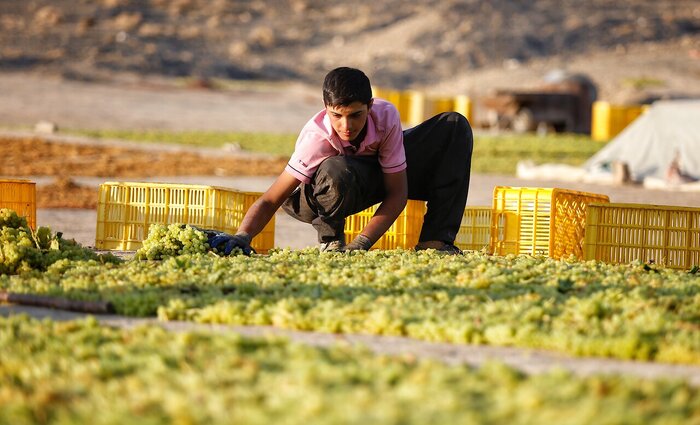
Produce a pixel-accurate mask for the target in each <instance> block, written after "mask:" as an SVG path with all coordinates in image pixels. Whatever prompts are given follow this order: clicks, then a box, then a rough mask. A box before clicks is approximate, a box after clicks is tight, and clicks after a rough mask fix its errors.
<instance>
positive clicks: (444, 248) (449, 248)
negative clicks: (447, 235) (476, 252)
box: [416, 241, 463, 255]
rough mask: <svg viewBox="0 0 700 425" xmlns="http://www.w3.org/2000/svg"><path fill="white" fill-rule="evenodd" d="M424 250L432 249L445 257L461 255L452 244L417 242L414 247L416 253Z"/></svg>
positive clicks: (460, 251) (459, 250)
mask: <svg viewBox="0 0 700 425" xmlns="http://www.w3.org/2000/svg"><path fill="white" fill-rule="evenodd" d="M426 249H434V250H435V251H437V252H440V253H443V254H447V255H461V254H462V253H463V252H462V250H461V249H459V248H457V247H456V246H454V244H451V243H447V242H443V241H423V242H418V245H416V251H423V250H426Z"/></svg>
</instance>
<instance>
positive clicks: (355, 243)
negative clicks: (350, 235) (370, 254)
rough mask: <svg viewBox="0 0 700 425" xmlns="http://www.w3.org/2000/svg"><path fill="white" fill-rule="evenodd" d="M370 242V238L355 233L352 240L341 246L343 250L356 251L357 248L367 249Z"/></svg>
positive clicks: (370, 244)
mask: <svg viewBox="0 0 700 425" xmlns="http://www.w3.org/2000/svg"><path fill="white" fill-rule="evenodd" d="M372 245H374V244H373V243H372V241H371V240H369V238H368V237H367V236H365V235H357V236H356V237H355V239H353V240H352V242H350V243H349V244H347V245H345V247H344V248H343V251H344V252H347V251H357V250H362V251H369V249H370V248H372Z"/></svg>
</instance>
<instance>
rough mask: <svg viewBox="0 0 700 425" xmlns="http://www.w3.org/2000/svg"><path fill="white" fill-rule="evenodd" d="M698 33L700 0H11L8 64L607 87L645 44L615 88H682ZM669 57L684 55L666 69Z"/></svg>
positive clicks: (6, 17) (5, 16) (394, 83)
mask: <svg viewBox="0 0 700 425" xmlns="http://www.w3.org/2000/svg"><path fill="white" fill-rule="evenodd" d="M699 34H700V4H698V2H697V1H693V0H635V1H614V0H590V1H577V0H533V1H513V0H492V1H479V0H423V1H417V2H405V1H400V0H379V1H377V0H357V1H354V2H327V1H322V0H274V1H261V0H240V1H232V0H230V1H227V0H148V1H138V0H32V1H21V2H20V1H10V0H2V1H0V71H18V70H19V71H41V72H48V73H52V74H59V75H62V76H65V77H70V78H80V79H100V78H110V77H113V76H114V75H115V73H133V74H137V75H158V76H178V77H197V78H203V79H204V78H212V77H221V78H232V79H266V80H270V79H271V80H298V81H302V82H309V83H314V84H317V82H318V80H319V79H320V78H321V77H322V75H323V74H324V73H325V72H326V71H327V70H328V69H329V68H332V67H335V66H339V65H351V66H358V67H361V68H363V69H365V70H366V71H367V72H368V73H369V74H370V75H371V77H372V79H373V82H374V83H375V84H378V85H383V86H390V87H397V88H407V87H437V88H440V89H441V90H442V91H448V90H451V91H459V90H461V91H465V90H470V91H478V90H480V89H482V88H483V87H484V84H487V83H486V82H489V81H491V80H489V79H488V78H483V79H482V80H475V79H474V78H475V76H483V73H484V72H488V73H489V74H488V75H489V76H490V77H491V79H494V78H495V80H493V84H496V85H503V84H507V83H510V85H516V84H518V83H519V82H527V83H528V84H533V83H534V82H535V80H534V79H533V78H534V77H535V74H533V75H520V76H518V77H516V78H514V75H518V74H517V73H515V74H513V72H514V71H517V70H522V69H535V70H537V74H536V76H537V77H541V76H542V75H541V74H542V72H544V71H546V70H547V69H551V68H552V67H567V65H571V64H576V63H578V64H579V68H580V69H582V70H583V71H586V72H594V73H596V74H595V75H593V76H592V77H593V78H594V80H596V81H598V82H599V83H601V84H604V83H605V82H606V80H609V79H610V75H608V74H606V70H605V69H603V70H595V69H593V70H588V69H587V68H586V65H589V64H590V60H591V59H592V58H595V57H598V56H599V55H606V56H605V58H607V60H608V61H609V62H610V64H609V65H608V66H607V68H606V69H607V71H615V70H616V68H618V67H619V66H622V67H623V68H624V63H625V62H626V60H627V59H631V56H632V55H635V54H637V53H639V54H641V55H646V57H647V60H646V61H644V62H643V63H642V64H641V65H640V64H639V63H636V64H634V65H632V66H630V71H629V73H628V74H630V75H626V74H622V75H617V74H615V76H616V78H617V80H616V81H615V83H616V84H617V85H627V86H633V87H634V88H639V87H637V86H640V85H644V86H645V87H646V86H652V87H654V88H656V89H666V91H673V90H677V89H676V86H675V85H674V82H673V80H676V79H677V80H683V79H686V80H689V81H691V82H692V80H693V79H695V80H700V65H698V63H700V60H698V57H700V53H698V52H700V50H699V49H700V35H699ZM655 52H656V53H655ZM659 52H664V53H666V54H672V63H670V64H669V63H666V62H663V63H662V64H661V65H659V66H658V71H657V66H655V65H654V58H655V57H656V56H658V53H659ZM640 66H641V68H642V69H640ZM669 67H670V68H671V69H675V68H677V69H676V70H675V71H674V72H675V73H672V74H663V73H661V71H662V70H668V69H669ZM574 71H577V69H574ZM635 71H636V74H635ZM494 72H497V77H494V75H493V73H494ZM640 72H643V73H642V74H640ZM657 75H658V76H657ZM469 78H471V80H469V81H467V79H469ZM489 84H490V83H489ZM678 85H679V87H681V88H683V89H688V83H687V82H685V83H679V84H678ZM698 91H699V92H700V89H699V90H698Z"/></svg>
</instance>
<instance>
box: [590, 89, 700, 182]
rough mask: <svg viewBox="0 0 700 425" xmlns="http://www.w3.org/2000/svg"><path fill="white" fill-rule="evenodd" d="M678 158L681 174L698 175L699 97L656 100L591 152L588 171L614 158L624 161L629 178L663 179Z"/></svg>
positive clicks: (641, 179)
mask: <svg viewBox="0 0 700 425" xmlns="http://www.w3.org/2000/svg"><path fill="white" fill-rule="evenodd" d="M674 160H677V161H678V162H677V164H678V166H679V169H680V170H679V171H680V173H682V174H683V175H685V176H687V177H689V178H691V179H694V180H697V179H700V100H672V101H670V100H669V101H657V102H655V103H654V104H653V105H652V106H651V108H649V110H648V111H647V112H646V113H645V114H642V115H641V116H640V117H639V118H637V119H636V120H635V121H634V122H632V124H630V125H629V126H627V128H625V129H624V130H623V131H622V132H621V133H620V134H618V135H617V137H615V138H614V139H613V140H612V141H610V143H609V144H608V145H607V146H606V147H604V148H603V149H601V150H600V151H599V152H598V153H596V154H595V155H594V156H592V157H591V158H590V159H589V160H588V161H587V162H586V163H585V164H584V168H585V169H586V171H588V172H589V173H591V172H595V171H599V170H601V169H602V168H605V167H609V166H610V164H612V163H613V162H614V161H621V162H624V163H626V164H627V166H628V167H629V171H630V176H631V178H632V180H635V181H644V179H646V178H654V179H665V178H666V173H667V171H668V169H669V167H670V166H671V164H672V163H673V162H674Z"/></svg>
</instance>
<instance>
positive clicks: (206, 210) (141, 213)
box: [95, 182, 275, 254]
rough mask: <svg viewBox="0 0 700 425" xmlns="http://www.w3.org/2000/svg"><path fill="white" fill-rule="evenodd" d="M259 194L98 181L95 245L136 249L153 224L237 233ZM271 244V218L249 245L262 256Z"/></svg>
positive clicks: (160, 184) (272, 227) (273, 222)
mask: <svg viewBox="0 0 700 425" xmlns="http://www.w3.org/2000/svg"><path fill="white" fill-rule="evenodd" d="M260 195H261V194H260V193H256V192H241V191H236V190H231V189H226V188H221V187H214V186H200V185H189V184H166V183H130V182H107V183H103V184H101V185H100V188H99V199H98V204H97V232H96V239H95V248H97V249H106V250H126V251H130V250H136V249H138V248H140V247H141V244H142V241H143V240H144V239H146V237H147V236H148V229H149V227H150V226H151V224H174V223H184V224H190V225H193V226H199V227H202V228H206V229H214V230H219V231H222V232H227V233H235V232H236V230H237V229H238V226H239V225H240V224H241V221H242V220H243V216H244V215H245V213H246V211H248V209H249V208H250V206H251V205H252V204H253V202H255V201H256V200H257V199H258V198H259V197H260ZM274 244H275V219H274V217H273V218H272V220H270V222H269V223H268V224H267V226H265V228H264V229H263V231H262V232H261V233H260V234H259V235H257V236H256V237H255V238H254V239H253V241H252V243H251V245H252V247H253V248H254V249H255V250H256V251H257V252H258V253H260V254H264V253H267V252H268V250H269V249H270V248H272V247H273V246H274Z"/></svg>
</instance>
